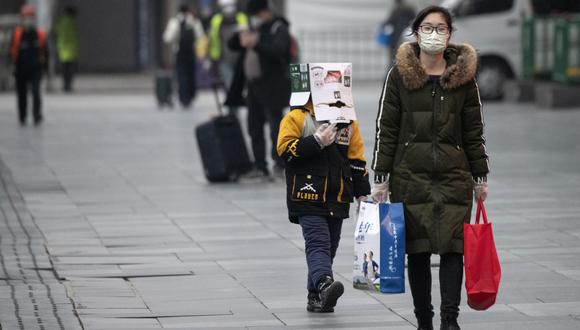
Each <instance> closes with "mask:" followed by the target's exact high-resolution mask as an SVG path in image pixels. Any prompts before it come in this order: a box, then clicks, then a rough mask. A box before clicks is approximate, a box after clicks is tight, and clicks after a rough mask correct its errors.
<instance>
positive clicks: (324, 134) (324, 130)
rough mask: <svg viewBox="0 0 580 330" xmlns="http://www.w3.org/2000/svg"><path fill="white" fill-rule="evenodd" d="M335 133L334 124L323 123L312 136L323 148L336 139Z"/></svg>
mask: <svg viewBox="0 0 580 330" xmlns="http://www.w3.org/2000/svg"><path fill="white" fill-rule="evenodd" d="M336 134H337V129H336V124H328V123H324V124H322V125H320V126H319V127H318V129H317V130H316V132H315V133H314V137H315V138H316V141H318V143H319V144H320V146H321V147H323V148H324V147H328V146H329V145H331V144H333V143H334V141H335V140H336Z"/></svg>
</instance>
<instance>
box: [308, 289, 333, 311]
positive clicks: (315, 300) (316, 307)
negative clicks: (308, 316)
mask: <svg viewBox="0 0 580 330" xmlns="http://www.w3.org/2000/svg"><path fill="white" fill-rule="evenodd" d="M306 310H307V311H309V312H311V313H333V312H334V308H329V309H327V310H322V305H321V303H320V296H319V295H318V294H316V293H309V294H308V304H306Z"/></svg>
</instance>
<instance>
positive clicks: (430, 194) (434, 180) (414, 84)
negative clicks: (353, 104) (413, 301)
mask: <svg viewBox="0 0 580 330" xmlns="http://www.w3.org/2000/svg"><path fill="white" fill-rule="evenodd" d="M445 59H446V61H447V68H446V70H445V72H444V73H443V75H441V77H439V78H438V79H436V80H430V78H429V76H428V75H427V73H426V72H425V70H424V68H423V66H422V65H421V63H420V61H419V46H418V45H417V43H405V44H403V45H401V47H400V48H399V50H398V52H397V56H396V64H395V66H394V67H393V68H392V69H391V70H390V71H389V72H388V74H387V78H386V80H385V84H384V86H383V92H382V95H381V101H380V105H379V113H378V116H377V133H376V141H375V149H374V159H373V163H372V167H373V170H374V171H375V174H376V175H387V174H389V175H390V179H389V183H390V191H391V201H392V202H403V203H404V206H405V224H406V229H407V230H406V249H407V253H420V252H431V253H438V254H444V253H449V252H455V253H463V223H468V222H469V220H470V217H471V206H472V200H473V177H486V175H487V173H488V171H489V166H488V157H487V154H486V150H485V140H484V137H483V118H482V108H481V101H480V98H479V90H478V88H477V84H476V82H475V73H476V71H477V54H476V52H475V50H474V49H473V48H472V47H471V46H469V45H466V44H461V45H449V46H448V48H447V49H446V50H445Z"/></svg>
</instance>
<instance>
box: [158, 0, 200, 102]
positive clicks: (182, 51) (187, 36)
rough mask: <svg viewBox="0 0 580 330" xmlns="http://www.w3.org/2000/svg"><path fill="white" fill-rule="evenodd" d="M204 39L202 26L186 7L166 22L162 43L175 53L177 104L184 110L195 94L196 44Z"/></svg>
mask: <svg viewBox="0 0 580 330" xmlns="http://www.w3.org/2000/svg"><path fill="white" fill-rule="evenodd" d="M204 39H205V33H204V31H203V26H202V25H201V22H200V20H199V19H197V18H196V17H195V16H194V15H193V12H192V11H191V10H190V9H189V7H188V6H187V5H182V6H181V7H180V8H179V13H177V15H176V16H175V17H173V18H171V19H170V20H169V22H167V27H166V28H165V32H164V33H163V41H165V43H167V44H170V45H172V47H173V50H174V52H175V68H176V71H177V84H178V94H179V102H180V103H181V105H182V106H183V108H184V109H187V108H189V107H190V106H191V102H192V101H193V100H194V99H195V96H196V92H197V84H196V75H195V72H196V70H195V65H196V58H197V56H198V55H199V56H201V54H199V51H198V50H197V45H198V43H200V42H202V40H204Z"/></svg>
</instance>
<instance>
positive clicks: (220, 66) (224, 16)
mask: <svg viewBox="0 0 580 330" xmlns="http://www.w3.org/2000/svg"><path fill="white" fill-rule="evenodd" d="M218 3H219V7H220V12H218V13H216V14H215V15H213V17H212V18H211V21H210V28H209V50H208V56H209V59H210V60H211V62H212V71H213V72H214V74H215V75H216V76H219V77H221V80H222V81H223V83H224V86H225V87H226V90H229V88H230V86H231V84H232V80H233V77H234V69H235V65H236V63H237V60H238V57H239V53H237V52H234V51H232V50H231V49H230V48H229V47H228V46H227V42H228V41H229V40H230V38H231V37H232V36H233V35H234V34H235V33H236V32H238V31H240V30H241V29H247V28H248V24H249V23H248V17H247V16H246V14H244V13H242V12H239V11H238V10H237V5H236V0H219V2H218Z"/></svg>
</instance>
